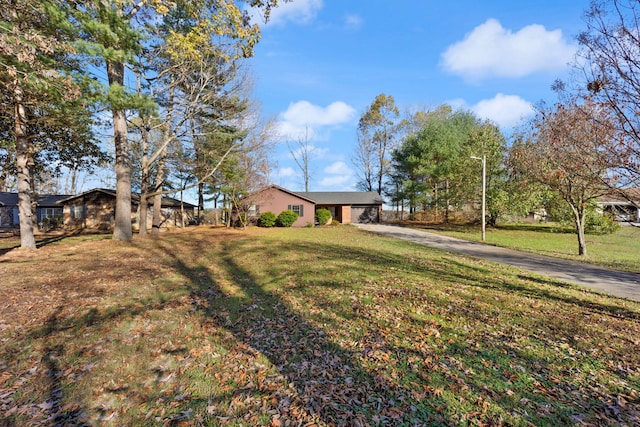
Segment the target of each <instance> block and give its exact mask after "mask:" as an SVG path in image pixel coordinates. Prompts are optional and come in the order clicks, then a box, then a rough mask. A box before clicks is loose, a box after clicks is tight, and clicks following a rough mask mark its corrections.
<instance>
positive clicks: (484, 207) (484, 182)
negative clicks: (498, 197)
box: [471, 155, 487, 242]
mask: <svg viewBox="0 0 640 427" xmlns="http://www.w3.org/2000/svg"><path fill="white" fill-rule="evenodd" d="M471 158H472V159H476V160H482V241H483V242H484V241H485V240H486V238H487V227H486V213H487V199H486V195H487V156H486V155H483V156H482V157H476V156H471Z"/></svg>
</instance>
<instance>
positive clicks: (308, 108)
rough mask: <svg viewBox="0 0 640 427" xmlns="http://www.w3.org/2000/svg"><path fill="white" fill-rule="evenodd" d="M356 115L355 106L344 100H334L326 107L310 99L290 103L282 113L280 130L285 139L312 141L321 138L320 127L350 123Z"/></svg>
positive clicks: (279, 124) (279, 123)
mask: <svg viewBox="0 0 640 427" xmlns="http://www.w3.org/2000/svg"><path fill="white" fill-rule="evenodd" d="M355 115H356V110H355V108H353V107H351V106H350V105H348V104H346V103H344V102H342V101H336V102H333V103H331V104H329V105H328V106H326V107H321V106H318V105H314V104H312V103H310V102H309V101H298V102H294V103H291V104H289V108H287V110H286V111H285V112H284V113H281V114H280V121H279V122H278V128H279V129H278V131H279V133H280V135H281V136H282V137H283V138H285V139H299V138H302V139H305V140H307V141H312V140H315V139H318V138H319V133H320V132H319V131H320V128H322V127H332V126H338V125H341V124H344V123H348V122H350V121H351V120H353V118H354V117H355Z"/></svg>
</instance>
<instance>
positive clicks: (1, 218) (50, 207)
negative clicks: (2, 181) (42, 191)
mask: <svg viewBox="0 0 640 427" xmlns="http://www.w3.org/2000/svg"><path fill="white" fill-rule="evenodd" d="M65 197H68V196H66V195H47V196H36V221H37V222H38V224H40V225H43V224H51V223H55V222H60V223H62V218H63V206H62V204H60V200H62V199H64V198H65ZM19 224H20V219H19V216H18V193H5V192H0V227H17V226H18V225H19Z"/></svg>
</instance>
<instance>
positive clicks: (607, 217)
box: [584, 211, 620, 234]
mask: <svg viewBox="0 0 640 427" xmlns="http://www.w3.org/2000/svg"><path fill="white" fill-rule="evenodd" d="M584 228H585V232H586V233H591V234H611V233H615V232H616V231H618V229H619V228H620V224H618V223H617V222H615V220H614V219H613V216H612V215H611V214H609V213H600V212H594V211H589V212H587V217H586V218H585V224H584Z"/></svg>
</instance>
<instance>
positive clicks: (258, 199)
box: [245, 185, 383, 227]
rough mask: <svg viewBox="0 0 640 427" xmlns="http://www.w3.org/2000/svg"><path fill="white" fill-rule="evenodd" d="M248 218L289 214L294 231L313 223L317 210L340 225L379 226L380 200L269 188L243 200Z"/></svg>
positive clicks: (344, 193)
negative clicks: (294, 218)
mask: <svg viewBox="0 0 640 427" xmlns="http://www.w3.org/2000/svg"><path fill="white" fill-rule="evenodd" d="M245 203H247V205H248V214H249V216H252V217H257V216H260V213H262V212H273V213H274V214H276V215H278V214H279V213H280V212H282V211H284V210H287V209H289V210H292V211H294V212H295V213H297V214H298V215H299V217H298V220H297V221H296V222H295V223H294V224H293V226H294V227H303V226H305V225H307V224H309V223H311V224H313V223H314V222H315V211H316V210H317V209H322V208H324V209H328V210H329V211H330V212H331V216H332V218H333V219H335V220H337V221H339V222H340V223H342V224H350V223H367V222H380V219H381V216H382V203H383V201H382V198H381V197H380V195H379V194H378V193H376V192H362V191H321V192H295V191H291V190H287V189H286V188H282V187H279V186H277V185H270V186H268V187H265V188H263V189H261V190H259V191H257V192H256V193H254V194H252V195H251V196H248V197H246V198H245Z"/></svg>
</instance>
